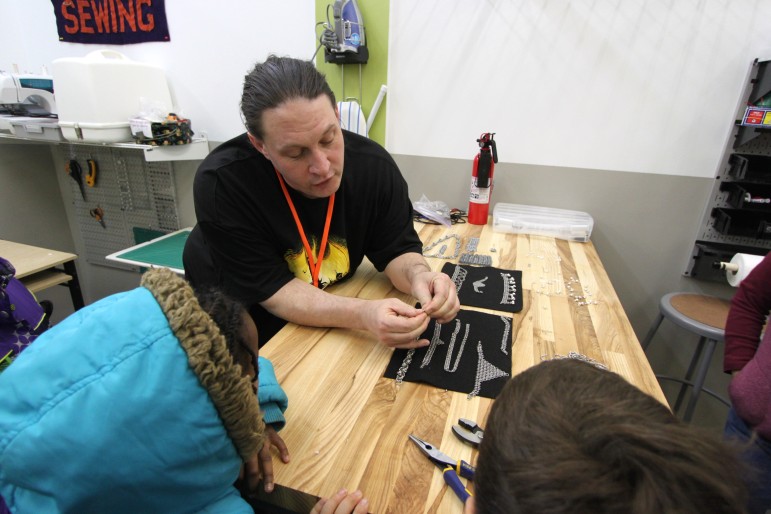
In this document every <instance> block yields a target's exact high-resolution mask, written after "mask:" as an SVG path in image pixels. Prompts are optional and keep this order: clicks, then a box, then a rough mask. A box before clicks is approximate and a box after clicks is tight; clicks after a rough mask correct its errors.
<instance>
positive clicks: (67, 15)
mask: <svg viewBox="0 0 771 514" xmlns="http://www.w3.org/2000/svg"><path fill="white" fill-rule="evenodd" d="M69 7H73V4H72V2H63V3H62V16H63V17H64V18H65V19H66V20H67V21H70V22H72V25H64V31H65V32H67V34H75V33H76V32H77V31H78V28H79V25H78V18H77V17H76V16H74V15H73V14H72V13H71V12H69V10H68V8H69Z"/></svg>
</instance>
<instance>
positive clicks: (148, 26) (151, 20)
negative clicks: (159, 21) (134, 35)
mask: <svg viewBox="0 0 771 514" xmlns="http://www.w3.org/2000/svg"><path fill="white" fill-rule="evenodd" d="M142 4H147V6H148V7H151V6H152V5H153V2H152V1H151V0H137V22H138V23H139V30H141V31H143V32H152V30H153V29H154V28H155V16H153V15H152V14H148V15H147V22H145V21H144V20H143V19H142Z"/></svg>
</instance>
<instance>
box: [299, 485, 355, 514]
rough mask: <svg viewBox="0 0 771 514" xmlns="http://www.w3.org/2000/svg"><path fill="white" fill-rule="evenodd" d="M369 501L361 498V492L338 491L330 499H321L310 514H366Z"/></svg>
mask: <svg viewBox="0 0 771 514" xmlns="http://www.w3.org/2000/svg"><path fill="white" fill-rule="evenodd" d="M368 507H369V500H367V499H366V498H363V495H362V493H361V491H354V492H352V493H350V494H349V493H348V491H346V490H345V489H342V490H340V491H339V492H338V493H337V494H336V495H334V496H332V497H330V498H322V499H321V500H319V502H318V503H317V504H316V505H315V506H314V507H313V510H311V514H367V512H368Z"/></svg>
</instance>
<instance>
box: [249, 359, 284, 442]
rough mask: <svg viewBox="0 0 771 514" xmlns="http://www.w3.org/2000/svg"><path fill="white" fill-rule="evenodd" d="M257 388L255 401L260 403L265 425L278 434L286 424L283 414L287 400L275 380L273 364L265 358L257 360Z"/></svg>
mask: <svg viewBox="0 0 771 514" xmlns="http://www.w3.org/2000/svg"><path fill="white" fill-rule="evenodd" d="M259 368H260V372H259V387H258V389H257V400H258V401H259V402H260V410H261V411H262V412H263V418H264V419H265V423H267V424H268V425H272V426H273V428H274V429H275V430H276V432H278V431H279V430H281V429H282V428H284V425H285V424H286V419H285V418H284V412H285V411H286V408H287V406H288V405H289V399H288V398H287V396H286V393H285V392H284V390H283V389H281V386H280V385H278V380H276V372H275V371H274V370H273V364H272V363H271V362H270V361H269V360H268V359H266V358H264V357H260V358H259Z"/></svg>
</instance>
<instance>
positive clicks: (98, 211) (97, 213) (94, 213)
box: [88, 205, 107, 228]
mask: <svg viewBox="0 0 771 514" xmlns="http://www.w3.org/2000/svg"><path fill="white" fill-rule="evenodd" d="M88 213H89V214H90V215H91V217H92V218H94V219H95V220H96V221H98V222H99V224H100V225H101V226H102V228H107V225H105V224H104V210H103V209H102V208H101V207H99V206H98V205H97V206H96V207H95V208H93V209H91V210H90V211H88Z"/></svg>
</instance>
